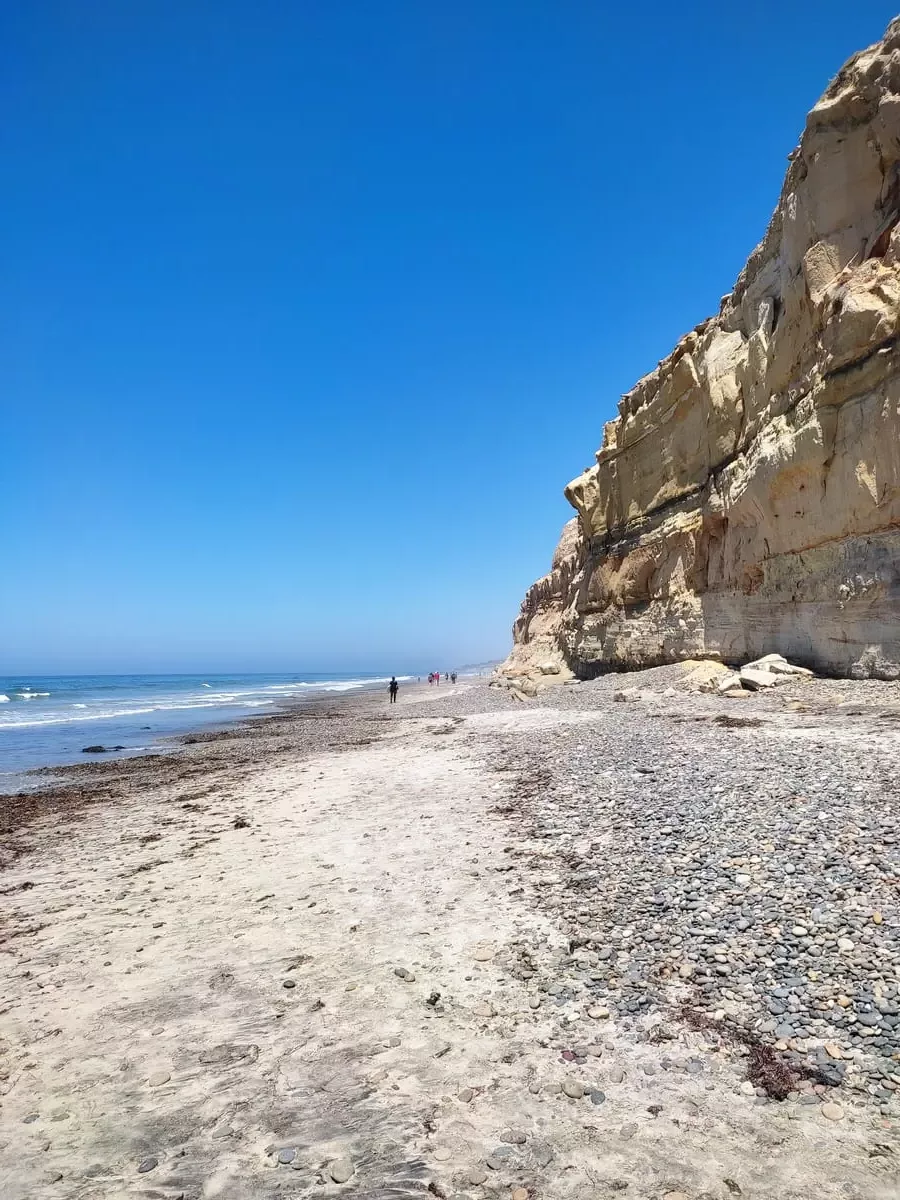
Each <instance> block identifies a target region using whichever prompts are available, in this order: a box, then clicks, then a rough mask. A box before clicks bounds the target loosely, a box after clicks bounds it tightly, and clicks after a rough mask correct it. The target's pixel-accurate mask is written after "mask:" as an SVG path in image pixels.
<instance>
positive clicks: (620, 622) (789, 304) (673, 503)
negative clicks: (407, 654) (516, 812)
mask: <svg viewBox="0 0 900 1200" xmlns="http://www.w3.org/2000/svg"><path fill="white" fill-rule="evenodd" d="M596 459H597V462H596V465H595V466H593V467H591V468H590V469H589V470H587V471H585V472H584V474H583V475H580V476H579V477H578V478H577V479H575V480H573V481H572V482H571V483H570V484H569V485H568V487H567V488H566V489H565V491H566V496H567V497H568V499H569V501H570V502H571V503H572V505H573V506H574V507H575V508H576V509H577V511H578V517H577V519H576V520H575V521H574V522H571V523H570V524H569V525H567V526H566V529H565V530H564V533H563V538H562V541H561V543H560V546H559V549H558V550H557V553H556V556H555V558H554V562H553V570H552V571H551V573H550V574H549V575H547V576H545V577H544V578H543V579H541V580H539V581H538V582H537V583H535V584H534V585H533V586H532V587H531V589H530V590H529V592H528V593H527V595H526V597H525V600H524V602H523V604H522V609H521V613H520V615H519V617H518V619H517V621H516V624H515V627H514V631H513V633H514V642H515V645H514V649H513V653H512V655H511V657H510V659H509V660H508V661H507V664H506V666H505V670H506V672H507V673H508V674H509V673H512V674H515V673H521V672H527V671H530V670H535V669H536V668H537V667H538V665H539V664H540V663H542V662H544V661H545V660H547V659H548V658H549V659H555V660H556V661H557V662H559V661H563V662H564V663H565V664H566V665H567V666H568V667H569V668H571V669H572V670H573V671H574V672H575V673H576V674H578V675H581V676H587V675H591V674H595V673H597V672H598V671H600V670H605V669H621V668H629V667H638V666H649V665H653V664H657V663H662V662H671V661H673V660H677V659H680V658H687V657H703V656H713V655H715V656H720V657H721V658H723V659H725V660H740V659H745V658H748V657H756V656H758V655H761V654H764V653H767V652H770V651H778V652H780V653H782V654H784V655H786V656H788V657H789V658H792V659H794V660H795V661H798V662H801V663H804V664H806V665H808V666H811V667H814V668H817V669H819V670H821V671H824V672H827V673H832V674H839V675H852V676H878V677H881V678H898V677H900V19H898V20H895V21H894V22H893V23H892V24H891V26H890V27H889V28H888V31H887V33H886V34H885V37H884V39H883V40H882V41H881V42H879V43H878V44H877V45H875V46H872V47H870V48H869V49H867V50H864V51H862V52H861V53H859V54H856V55H854V57H853V58H851V59H850V61H849V62H848V63H847V64H846V65H845V66H844V67H843V68H842V70H841V71H840V73H839V74H838V76H837V77H836V78H835V79H834V81H833V82H832V83H831V85H830V86H829V88H828V90H827V91H826V93H825V95H824V96H823V97H822V99H821V100H820V101H819V103H818V104H817V105H816V106H815V108H814V109H813V110H812V112H811V113H810V114H809V117H808V118H807V122H806V128H805V130H804V132H803V135H802V138H801V140H800V145H799V147H798V148H797V150H796V151H794V153H793V154H792V155H791V163H790V167H789V169H788V172H787V176H786V179H785V182H784V187H783V189H782V193H781V198H780V200H779V203H778V207H777V209H776V210H775V214H774V216H773V218H772V221H771V223H770V225H769V228H768V230H767V232H766V235H765V237H764V238H763V240H762V242H761V243H760V245H759V246H758V247H757V248H756V249H755V250H754V252H753V253H752V254H751V256H750V259H749V261H748V263H747V265H746V267H745V268H744V270H743V272H742V273H741V275H740V277H739V278H738V280H737V283H736V284H735V287H734V290H733V291H732V292H731V294H730V295H728V296H726V297H724V299H723V300H722V303H721V307H720V310H719V313H718V315H717V316H715V317H712V318H710V319H709V320H707V321H704V322H703V324H701V325H699V326H697V328H696V329H694V330H693V331H692V332H691V333H689V334H687V336H686V337H684V338H682V339H681V341H680V342H679V343H678V345H677V346H676V347H675V349H674V350H673V351H672V353H671V354H670V355H669V356H668V358H665V359H663V361H662V362H661V363H660V364H659V365H658V366H657V368H656V369H655V370H654V371H652V372H651V373H650V374H649V375H646V376H645V377H644V378H643V379H641V380H640V381H639V382H638V383H637V384H636V386H635V387H634V388H633V389H632V390H631V391H630V392H629V393H628V394H627V395H626V396H623V397H622V400H621V402H620V404H619V415H618V417H617V418H616V420H614V421H611V422H610V423H609V424H608V425H607V426H606V427H605V430H604V436H603V444H602V446H601V448H600V449H599V450H598V451H597V455H596Z"/></svg>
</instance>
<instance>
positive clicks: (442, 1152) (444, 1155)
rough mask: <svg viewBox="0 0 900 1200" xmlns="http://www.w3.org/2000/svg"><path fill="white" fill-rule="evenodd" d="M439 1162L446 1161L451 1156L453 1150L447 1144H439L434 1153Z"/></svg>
mask: <svg viewBox="0 0 900 1200" xmlns="http://www.w3.org/2000/svg"><path fill="white" fill-rule="evenodd" d="M433 1157H434V1158H436V1159H437V1161H438V1162H446V1161H447V1159H448V1158H450V1157H451V1151H450V1150H449V1149H448V1148H447V1147H446V1146H438V1147H437V1148H436V1149H435V1151H434V1154H433Z"/></svg>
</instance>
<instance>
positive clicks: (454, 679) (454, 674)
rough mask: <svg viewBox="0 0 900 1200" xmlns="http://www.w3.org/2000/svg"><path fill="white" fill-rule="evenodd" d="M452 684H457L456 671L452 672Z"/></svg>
mask: <svg viewBox="0 0 900 1200" xmlns="http://www.w3.org/2000/svg"><path fill="white" fill-rule="evenodd" d="M450 682H451V683H456V672H455V671H451V672H450Z"/></svg>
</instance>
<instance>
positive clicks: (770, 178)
mask: <svg viewBox="0 0 900 1200" xmlns="http://www.w3.org/2000/svg"><path fill="white" fill-rule="evenodd" d="M894 4H896V0H893V3H881V2H880V0H865V2H864V3H857V4H848V3H847V2H846V0H777V2H775V0H757V2H756V3H754V2H753V0H748V2H747V3H744V4H726V3H722V0H703V2H701V0H694V2H690V0H685V2H684V3H680V4H673V3H670V2H666V3H662V2H660V0H656V2H646V3H632V4H611V3H604V2H603V0H563V2H556V0H540V2H538V0H453V2H452V3H445V2H439V0H393V2H392V0H340V2H330V0H305V2H298V3H285V2H284V0H278V2H275V0H253V2H251V0H209V2H199V0H129V2H128V3H122V2H121V0H69V2H67V3H50V2H41V0H34V2H33V3H26V4H6V5H4V6H3V12H2V16H0V46H2V50H0V54H2V70H0V105H2V111H3V121H2V134H0V136H2V144H0V192H2V196H3V201H2V207H3V219H2V222H0V228H2V233H0V238H2V246H0V250H2V263H3V268H2V283H0V327H2V333H0V372H2V379H0V383H2V393H0V394H2V400H0V403H2V423H0V430H2V437H3V451H4V453H3V481H2V482H3V504H2V514H3V519H2V525H0V543H2V557H0V572H2V588H0V671H7V672H8V671H37V670H45V671H62V670H70V671H84V670H105V671H117V670H168V669H173V670H179V669H181V670H192V669H197V670H214V669H216V668H219V669H222V670H253V669H257V668H258V669H261V670H270V669H284V670H302V669H304V668H306V669H310V670H315V669H328V668H332V669H356V668H358V669H362V668H366V667H369V668H372V669H382V668H384V669H391V670H403V669H408V668H413V669H415V668H426V669H427V668H428V667H429V666H431V665H432V664H435V663H441V664H450V663H460V662H464V661H472V660H479V659H483V658H487V657H493V656H499V655H502V654H504V653H505V652H506V650H507V646H508V642H509V626H510V623H511V621H512V619H513V617H514V616H515V613H516V610H517V607H518V604H519V601H520V599H521V595H522V593H523V591H524V589H525V587H526V586H527V585H528V584H529V583H530V582H531V581H532V580H533V579H534V578H535V577H536V576H537V575H540V574H542V573H543V572H544V571H545V570H546V569H547V567H548V565H549V560H550V556H551V553H552V551H553V547H554V545H555V543H556V539H557V535H558V533H559V529H560V527H561V526H562V524H563V522H564V521H566V520H567V519H568V517H569V515H570V512H569V510H568V507H567V505H566V503H565V501H564V499H563V497H562V487H563V485H564V484H565V483H566V482H567V481H568V480H569V479H570V478H571V477H572V476H573V475H575V474H577V473H578V472H579V471H580V470H581V469H583V467H584V466H586V465H587V464H588V463H589V462H590V461H591V460H592V453H593V451H594V449H595V448H596V447H597V445H598V444H599V441H600V437H601V433H602V425H603V422H604V421H605V420H607V419H609V417H610V416H612V415H613V413H614V410H615V405H616V402H617V400H618V397H619V395H620V394H621V393H622V392H623V391H625V390H627V389H628V388H629V387H630V386H631V384H632V383H634V381H635V380H636V379H637V378H638V377H639V376H640V375H642V374H644V373H645V372H646V371H647V370H649V369H650V368H652V367H653V365H654V364H655V363H656V362H657V360H658V359H659V358H660V357H662V356H663V355H664V354H666V353H667V352H668V350H669V349H670V348H671V346H672V344H673V343H674V341H675V340H676V339H677V338H678V337H679V336H680V335H681V334H682V333H683V332H685V331H686V330H688V329H689V328H691V326H693V325H694V324H696V322H698V321H699V320H701V319H702V318H703V317H705V316H707V315H708V314H709V313H711V312H713V311H715V309H716V308H717V306H718V301H719V297H720V296H721V295H722V294H723V293H724V292H726V291H728V290H729V289H730V288H731V286H732V283H733V281H734V278H735V277H736V275H737V273H738V271H739V270H740V268H741V267H742V265H743V263H744V260H745V258H746V256H747V254H748V252H749V251H750V250H751V249H752V247H753V246H754V244H755V243H756V242H757V241H758V240H759V238H760V237H761V235H762V233H763V230H764V228H765V225H766V222H767V220H768V217H769V215H770V212H771V210H772V208H773V207H774V204H775V202H776V199H777V196H778V191H779V188H780V185H781V180H782V176H783V173H784V169H785V166H786V156H787V154H788V152H789V151H790V150H791V149H792V147H793V146H794V145H795V144H796V141H797V138H798V136H799V133H800V130H801V129H802V126H803V120H804V116H805V113H806V111H807V110H808V108H809V107H810V106H811V104H812V103H813V102H814V101H815V99H816V98H817V97H818V96H819V94H820V93H821V92H822V91H823V90H824V88H825V86H826V84H827V82H828V80H829V78H830V77H831V76H832V75H833V74H834V73H835V72H836V71H837V69H838V68H839V67H840V65H841V63H842V62H843V61H844V60H845V59H846V58H847V57H848V56H849V55H850V54H851V53H852V52H854V51H855V50H857V49H859V48H860V47H862V46H864V45H866V44H868V43H870V42H872V41H874V40H875V39H877V38H878V37H880V36H881V34H882V32H883V30H884V27H885V26H886V25H887V23H888V21H889V20H890V18H891V17H892V16H893V15H894V13H893V6H894Z"/></svg>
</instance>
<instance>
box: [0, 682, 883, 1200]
mask: <svg viewBox="0 0 900 1200" xmlns="http://www.w3.org/2000/svg"><path fill="white" fill-rule="evenodd" d="M633 680H634V682H635V684H636V685H638V686H636V688H635V691H636V692H637V696H636V697H635V696H631V697H630V698H629V699H628V700H627V701H626V702H621V701H619V700H616V699H614V697H615V696H616V694H617V693H619V692H620V690H621V683H622V680H621V677H620V676H619V677H613V678H609V677H607V678H606V679H601V680H596V681H592V682H590V683H585V684H581V685H577V686H567V687H560V688H558V689H555V690H553V691H548V692H546V693H542V694H541V696H540V697H538V698H537V699H536V700H534V701H531V702H528V703H525V704H523V703H521V702H519V701H515V700H513V698H512V697H511V696H509V694H508V693H506V692H504V691H501V690H497V689H490V688H488V687H487V686H486V681H478V682H475V681H472V682H465V681H460V682H458V683H457V685H456V686H455V687H453V686H452V685H451V686H449V687H447V690H446V691H443V688H444V685H443V684H442V685H441V688H442V691H441V693H440V694H438V693H437V691H436V690H434V689H430V688H429V687H428V685H427V683H426V684H424V685H418V687H416V686H415V685H413V686H412V687H409V688H407V689H406V690H405V694H404V693H403V692H401V699H400V702H399V703H398V704H397V705H396V706H391V705H389V704H388V701H387V696H386V695H385V696H383V697H382V696H380V695H379V694H376V693H369V694H367V695H365V696H360V695H357V696H342V697H340V698H339V699H335V698H334V697H330V698H327V699H326V700H325V701H323V702H321V703H317V704H316V705H314V706H306V707H304V709H303V710H289V711H286V712H282V713H279V714H267V715H266V717H264V718H254V719H253V720H252V721H251V722H248V723H247V727H240V728H235V729H234V730H230V731H220V732H219V733H217V734H210V735H200V736H199V737H197V738H196V739H192V740H191V741H190V743H189V744H188V745H186V746H184V747H183V748H182V749H181V750H179V752H178V753H177V754H174V755H171V756H169V758H168V759H167V760H166V761H165V762H160V760H159V759H158V758H155V757H154V758H152V759H147V760H138V759H130V760H129V759H126V760H119V761H118V762H104V763H100V764H78V765H77V766H75V767H73V768H72V769H71V773H70V778H69V780H68V781H67V784H66V787H65V788H62V789H60V790H59V794H58V795H57V796H56V797H55V798H54V799H52V800H51V801H50V803H49V804H47V805H45V806H44V807H43V808H42V809H41V810H37V809H33V810H32V811H30V812H29V813H27V814H25V818H26V819H25V820H24V821H23V822H22V823H20V824H19V825H18V826H17V828H16V829H15V830H14V831H13V832H12V833H10V834H9V835H8V836H5V837H4V839H3V846H4V854H5V860H4V864H3V865H4V866H5V868H6V869H5V870H4V871H3V879H2V884H0V886H2V889H3V893H4V896H5V898H6V900H7V907H8V914H9V915H8V916H7V917H6V919H5V921H4V923H3V925H2V926H0V964H2V972H3V975H4V979H3V987H2V989H0V990H2V994H3V995H4V996H5V997H6V1000H5V1001H4V1002H3V1004H2V1005H0V1037H2V1039H3V1044H4V1046H5V1061H4V1064H3V1065H4V1076H3V1079H4V1082H3V1087H2V1096H0V1101H2V1106H3V1109H2V1111H3V1116H4V1125H5V1129H6V1130H7V1132H6V1133H5V1135H4V1137H5V1140H6V1146H5V1147H3V1149H2V1154H0V1190H2V1191H3V1194H4V1196H7V1195H8V1196H9V1197H10V1200H25V1197H26V1196H27V1197H28V1198H29V1200H30V1198H31V1197H33V1196H44V1195H46V1196H48V1197H64V1198H66V1200H68V1198H70V1197H71V1198H72V1200H86V1198H87V1197H91V1200H120V1198H121V1197H124V1196H141V1197H148V1196H149V1195H151V1194H156V1195H158V1196H162V1197H172V1198H173V1200H174V1197H175V1196H177V1195H182V1196H183V1197H185V1198H186V1200H187V1198H190V1200H199V1198H200V1197H207V1196H209V1197H213V1196H223V1197H225V1196H230V1195H233V1194H236V1192H237V1191H238V1190H239V1191H240V1192H241V1194H242V1195H244V1196H247V1197H248V1198H250V1200H257V1198H259V1200H262V1198H263V1197H270V1196H271V1195H272V1194H280V1191H281V1190H283V1189H285V1188H286V1189H288V1192H289V1194H291V1195H299V1196H309V1197H324V1196H332V1195H334V1196H336V1195H338V1194H346V1195H353V1196H361V1197H366V1198H369V1200H375V1197H376V1196H378V1197H381V1196H384V1195H387V1194H391V1195H395V1196H413V1195H418V1194H422V1193H423V1192H424V1191H427V1190H430V1191H431V1192H432V1194H436V1195H446V1196H451V1195H467V1196H469V1197H471V1198H472V1200H476V1198H480V1197H492V1198H493V1197H495V1196H506V1197H508V1196H509V1194H510V1191H511V1189H514V1188H516V1187H522V1188H524V1189H525V1190H526V1192H527V1193H528V1196H529V1197H549V1196H552V1197H554V1200H555V1198H557V1197H559V1198H560V1200H570V1198H571V1200H575V1198H576V1197H581V1196H583V1195H585V1194H596V1195H598V1196H600V1195H606V1194H609V1195H612V1194H614V1192H616V1191H617V1190H619V1185H620V1184H621V1185H623V1186H624V1184H626V1183H627V1184H628V1191H627V1194H631V1193H632V1191H633V1192H634V1194H635V1195H636V1196H639V1197H641V1198H642V1200H643V1198H644V1197H648V1198H649V1197H652V1198H653V1200H658V1198H659V1197H663V1196H669V1195H670V1194H681V1195H684V1196H687V1197H689V1198H690V1200H698V1198H699V1197H700V1196H701V1195H704V1196H711V1197H714V1198H715V1200H724V1198H725V1197H731V1196H733V1195H737V1194H738V1192H736V1191H734V1190H733V1188H731V1187H730V1186H729V1185H728V1184H727V1183H726V1182H723V1181H727V1180H730V1181H732V1182H733V1183H735V1184H736V1185H737V1186H738V1187H739V1188H740V1191H741V1194H743V1195H745V1196H748V1197H753V1196H756V1197H759V1198H763V1197H768V1196H774V1195H778V1196H780V1197H782V1198H784V1200H788V1198H790V1200H795V1198H796V1200H808V1197H809V1196H810V1195H813V1194H814V1195H816V1196H820V1197H825V1198H829V1200H830V1198H832V1197H833V1198H834V1200H838V1198H839V1197H840V1200H847V1197H852V1196H856V1197H858V1198H859V1200H888V1198H889V1197H892V1196H893V1195H894V1194H895V1191H896V1182H897V1168H896V1163H897V1162H898V1161H900V1105H898V1085H900V1048H898V1049H897V1050H896V1051H893V1052H891V1053H889V1052H888V1050H889V1046H890V1045H893V1044H894V1042H895V1041H896V1042H897V1043H898V1047H900V1033H898V1034H897V1035H895V1034H894V1033H893V1032H892V1030H893V1029H894V1028H896V1027H897V1026H898V1025H900V1006H898V1004H897V1000H898V994H900V993H898V986H900V978H898V975H897V967H898V955H897V946H898V944H900V912H898V903H897V899H898V898H897V893H896V888H895V886H894V884H892V883H891V880H892V879H893V878H894V875H893V874H892V872H893V871H895V870H896V868H897V867H898V866H900V845H898V838H897V834H896V832H895V831H896V817H895V812H894V803H895V802H894V799H893V779H894V775H895V768H894V765H893V764H894V763H895V762H896V758H897V751H898V748H900V720H898V713H900V687H898V686H896V685H881V686H878V687H874V688H873V687H872V685H871V684H869V683H860V684H854V683H852V682H848V681H840V682H834V681H818V680H815V681H812V682H810V683H799V682H798V683H789V684H787V685H785V687H784V689H783V690H782V689H781V688H779V690H778V693H777V694H776V695H765V696H759V697H755V698H753V699H751V700H747V701H744V702H741V703H739V704H735V703H734V702H733V701H729V700H724V699H722V698H720V697H717V696H712V695H702V694H697V693H696V692H695V691H694V690H692V687H691V686H690V684H689V682H687V675H686V672H685V671H684V670H683V669H681V668H678V667H673V668H659V669H655V670H651V671H646V672H641V673H640V674H637V675H635V676H634V677H633ZM189 736H190V735H189ZM42 795H43V796H44V797H45V798H46V797H47V793H37V798H40V797H41V796H42ZM820 814H824V815H820ZM754 856H755V857H754ZM825 863H830V864H831V865H830V866H828V867H827V869H826V868H825V866H824V864H825ZM789 868H792V869H789ZM897 873H898V874H900V871H898V872H897ZM876 904H877V905H878V906H879V907H878V908H877V909H876V908H875V907H874V906H875V905H876ZM801 909H802V911H803V913H804V916H803V917H802V919H803V920H804V921H805V922H806V924H805V925H804V926H803V928H802V930H801V926H800V920H801V917H800V912H801ZM876 912H877V914H878V916H879V920H878V921H877V922H875V921H874V919H873V914H874V913H876ZM851 928H852V931H853V933H854V936H853V938H852V939H850V938H849V936H848V935H849V933H850V932H851ZM792 931H793V932H792ZM839 938H842V939H844V941H845V942H846V941H849V940H852V941H853V944H854V945H853V948H852V949H842V948H841V947H839V946H838V943H837V940H838V939H839ZM814 952H815V953H814ZM814 962H815V964H816V966H813V965H812V964H813V963H814ZM688 968H690V969H688ZM720 968H721V970H720ZM879 981H881V982H879ZM801 982H802V984H803V986H802V987H801V986H800V984H801ZM832 983H833V985H834V988H833V989H832V987H831V985H832ZM781 989H784V991H785V996H784V998H783V999H782V998H779V996H778V995H776V993H777V992H779V991H780V990H781ZM838 989H843V990H844V992H846V994H847V995H848V996H849V998H850V1001H851V1007H850V1008H849V1009H848V1010H845V1009H842V1008H841V1007H840V1004H838V1003H837V1002H836V1001H835V1002H834V1005H833V1007H829V1006H828V1004H827V1003H826V1001H827V1000H828V999H829V998H831V997H832V995H834V996H838V995H839V991H838ZM867 996H871V1000H872V1002H871V1003H869V1001H868V1000H867V999H866V997H867ZM876 1000H877V1001H878V1002H879V1003H880V1005H881V1007H880V1008H879V1007H877V1006H876V1004H875V1001H876ZM778 1008H781V1009H783V1012H782V1013H781V1015H779V1016H776V1015H774V1010H775V1009H778ZM845 1012H849V1013H850V1014H851V1015H852V1016H853V1018H854V1020H853V1021H852V1022H850V1023H849V1024H848V1022H847V1020H846V1019H845V1018H844V1017H841V1016H840V1014H841V1013H845ZM895 1015H897V1019H896V1020H895ZM864 1016H865V1017H866V1019H865V1020H864V1021H862V1020H861V1018H862V1017H864ZM835 1021H837V1024H835ZM769 1023H771V1027H769ZM742 1030H743V1031H746V1032H747V1033H748V1034H752V1036H753V1037H756V1038H758V1039H760V1040H761V1042H762V1043H763V1044H764V1045H765V1046H767V1047H769V1048H770V1049H771V1052H772V1054H773V1055H774V1056H775V1061H777V1062H778V1063H779V1064H780V1068H779V1069H781V1068H783V1070H784V1072H786V1073H787V1074H786V1075H785V1076H784V1078H786V1079H787V1080H788V1083H789V1086H790V1093H789V1095H788V1097H787V1098H786V1099H776V1098H774V1097H773V1095H772V1094H771V1092H770V1091H767V1087H769V1088H771V1087H772V1086H776V1087H777V1085H778V1082H779V1080H778V1079H777V1078H776V1079H775V1080H774V1084H773V1079H772V1078H771V1077H769V1076H767V1075H766V1074H765V1073H764V1072H763V1073H762V1074H760V1073H759V1072H755V1069H754V1068H753V1066H752V1054H751V1053H750V1051H749V1049H748V1045H747V1044H746V1042H742V1041H741V1040H740V1038H739V1037H738V1036H736V1035H737V1034H738V1033H740V1031H742ZM854 1030H856V1032H854ZM788 1032H790V1034H791V1036H790V1037H787V1033H788ZM827 1046H830V1047H831V1049H832V1050H835V1051H836V1052H837V1054H838V1057H834V1056H832V1054H831V1052H830V1050H828V1049H826V1048H825V1047H827ZM826 1068H829V1069H826ZM882 1070H883V1071H884V1074H882V1073H881V1072H882ZM895 1074H896V1076H897V1082H894V1080H893V1078H892V1076H893V1075H895ZM713 1147H714V1149H713ZM345 1160H346V1161H345ZM347 1170H349V1171H350V1174H349V1176H348V1177H347V1181H346V1183H338V1182H337V1178H339V1177H342V1176H343V1175H344V1174H345V1173H346V1171H347ZM476 1181H477V1182H476ZM273 1188H274V1193H273Z"/></svg>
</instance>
